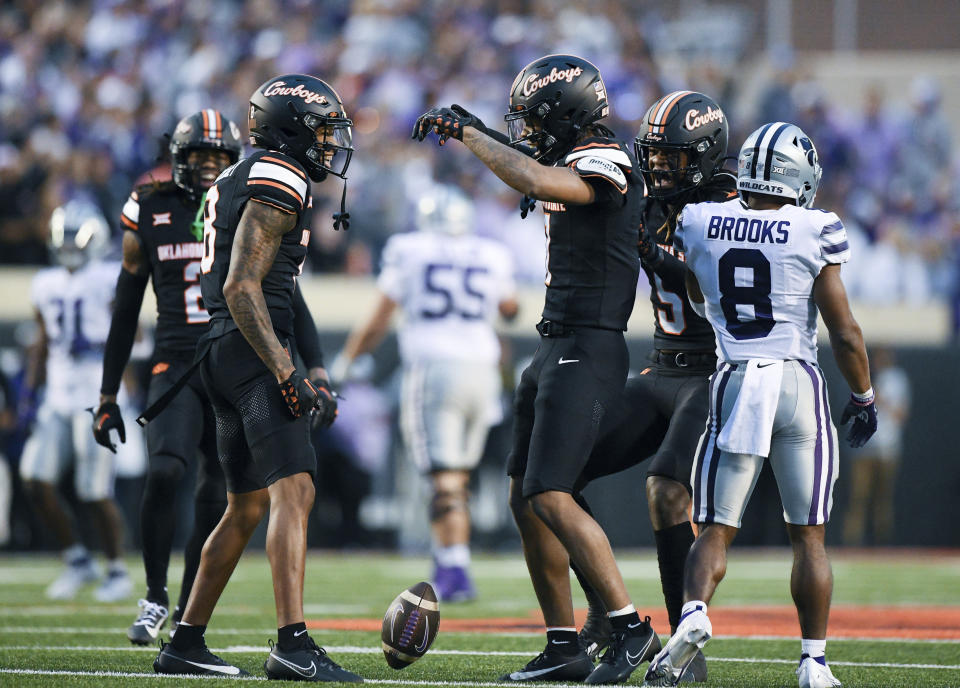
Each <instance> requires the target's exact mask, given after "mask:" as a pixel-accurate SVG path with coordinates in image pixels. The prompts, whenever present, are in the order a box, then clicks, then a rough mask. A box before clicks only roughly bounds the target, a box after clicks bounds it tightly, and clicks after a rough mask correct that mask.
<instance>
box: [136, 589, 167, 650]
mask: <svg viewBox="0 0 960 688" xmlns="http://www.w3.org/2000/svg"><path fill="white" fill-rule="evenodd" d="M137 604H138V605H140V614H138V615H137V620H136V621H134V622H133V625H132V626H130V628H128V629H127V639H128V640H129V641H130V642H131V643H133V644H134V645H151V644H153V643H155V642H156V641H157V638H158V637H159V636H160V629H162V628H163V625H164V624H165V623H166V622H167V608H166V607H164V606H163V605H162V604H159V603H157V602H151V601H150V600H140V601H139V602H137Z"/></svg>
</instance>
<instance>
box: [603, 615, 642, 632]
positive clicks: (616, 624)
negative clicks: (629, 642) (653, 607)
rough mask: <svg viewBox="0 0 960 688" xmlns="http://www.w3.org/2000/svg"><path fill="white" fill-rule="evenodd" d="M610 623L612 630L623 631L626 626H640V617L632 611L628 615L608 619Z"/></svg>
mask: <svg viewBox="0 0 960 688" xmlns="http://www.w3.org/2000/svg"><path fill="white" fill-rule="evenodd" d="M610 623H611V624H613V630H614V632H616V631H625V630H627V626H631V627H636V626H639V625H640V615H639V614H637V612H635V611H633V612H630V613H629V614H617V615H616V616H611V617H610Z"/></svg>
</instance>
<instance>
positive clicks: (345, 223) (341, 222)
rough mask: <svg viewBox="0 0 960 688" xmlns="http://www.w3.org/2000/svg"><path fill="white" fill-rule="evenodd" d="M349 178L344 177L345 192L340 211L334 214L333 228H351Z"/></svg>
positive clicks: (341, 199) (342, 196)
mask: <svg viewBox="0 0 960 688" xmlns="http://www.w3.org/2000/svg"><path fill="white" fill-rule="evenodd" d="M346 206H347V179H346V177H344V179H343V194H342V195H341V196H340V212H339V213H334V214H333V228H334V229H335V230H338V231H339V230H341V229H342V230H344V231H346V230H348V229H350V213H348V212H347V207H346Z"/></svg>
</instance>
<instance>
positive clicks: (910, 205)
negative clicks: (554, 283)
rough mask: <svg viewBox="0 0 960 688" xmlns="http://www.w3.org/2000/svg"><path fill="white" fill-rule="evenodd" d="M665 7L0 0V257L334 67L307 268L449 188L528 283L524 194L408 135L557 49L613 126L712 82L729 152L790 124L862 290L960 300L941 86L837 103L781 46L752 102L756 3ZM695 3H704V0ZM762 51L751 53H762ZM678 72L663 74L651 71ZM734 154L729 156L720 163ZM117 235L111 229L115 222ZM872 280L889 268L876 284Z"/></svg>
mask: <svg viewBox="0 0 960 688" xmlns="http://www.w3.org/2000/svg"><path fill="white" fill-rule="evenodd" d="M671 6H672V3H669V4H666V5H661V4H654V3H649V4H643V5H639V4H634V3H626V2H619V1H614V0H596V1H595V2H590V3H584V2H575V1H573V0H561V1H559V2H548V1H547V0H460V1H459V2H455V3H454V2H441V1H439V0H434V1H432V2H422V1H420V0H352V1H351V0H324V2H322V3H316V2H310V1H308V0H207V1H206V2H189V1H188V0H87V1H73V0H70V1H67V0H47V1H45V2H34V1H32V0H12V1H10V2H5V3H3V7H2V9H0V263H7V264H10V263H28V264H38V263H44V262H46V261H47V260H48V258H47V252H46V249H45V235H46V223H47V218H48V217H49V212H50V210H51V209H52V208H53V207H55V206H57V205H59V204H61V203H63V202H64V201H65V200H67V199H69V198H71V197H74V196H79V195H86V196H89V197H90V198H92V199H94V200H95V201H96V202H97V203H98V204H99V205H100V206H101V207H102V208H103V210H104V213H105V215H106V216H107V217H108V218H109V219H110V220H111V221H113V220H114V219H115V218H117V217H118V216H119V210H120V206H121V204H122V202H123V200H124V198H125V197H126V195H127V194H128V193H129V191H130V188H131V184H132V183H133V182H134V181H135V180H136V179H138V178H142V177H143V175H144V174H145V173H146V172H148V171H150V170H151V169H152V170H153V174H154V175H155V176H156V175H162V174H163V163H162V161H158V152H159V151H161V150H162V149H163V145H162V136H161V135H162V133H163V132H165V131H170V130H171V129H172V127H173V125H174V124H175V123H176V121H177V120H178V119H179V118H181V117H183V116H185V115H187V114H189V113H191V112H193V111H196V110H198V109H200V108H203V107H215V108H218V109H220V110H221V111H222V112H223V113H224V114H225V115H227V116H228V117H230V118H233V119H234V120H235V121H237V122H238V124H240V125H241V128H243V127H244V126H245V124H246V118H245V108H246V102H247V99H248V97H249V95H250V93H251V92H252V91H253V90H254V89H255V88H256V87H257V86H258V85H259V84H260V83H261V82H263V81H264V80H266V79H267V78H268V77H270V76H273V75H275V74H277V73H287V72H306V73H311V74H316V75H319V76H321V77H322V78H324V79H326V80H327V81H329V82H330V83H331V84H333V85H334V86H335V88H337V89H338V90H339V92H340V94H341V95H342V97H343V99H344V101H345V103H346V104H347V107H348V113H349V114H350V115H351V116H352V117H353V119H354V122H355V131H354V142H355V146H356V149H357V151H358V152H357V154H356V155H355V156H354V159H353V160H354V162H353V163H352V166H351V169H350V181H349V185H348V196H347V199H348V209H349V210H350V212H351V216H352V221H353V224H352V228H351V230H350V232H349V233H340V232H338V233H335V232H333V231H318V232H315V233H314V240H313V243H312V245H311V254H310V261H309V268H308V269H309V270H311V271H313V272H347V273H352V274H363V273H370V272H374V271H375V270H376V265H377V260H378V258H379V250H380V248H381V247H382V245H383V243H384V241H385V238H386V237H387V236H388V235H389V234H391V233H393V232H398V231H404V230H406V229H408V228H409V222H410V217H411V213H410V212H409V209H410V207H411V200H413V199H416V198H417V196H418V195H419V194H421V193H422V192H423V190H424V189H425V188H427V187H428V186H429V183H428V182H429V180H430V179H431V178H440V179H443V180H444V181H446V182H454V183H457V184H461V185H463V186H464V187H465V188H467V189H468V190H470V191H471V192H472V194H473V196H474V198H475V200H476V203H477V204H478V206H479V207H478V212H477V213H476V216H477V217H479V218H483V221H482V225H481V226H479V227H478V228H477V230H478V231H479V232H480V233H482V234H488V235H492V236H496V237H499V238H501V239H503V240H504V241H505V242H506V243H507V244H508V245H509V246H510V247H511V248H512V249H513V251H514V253H515V254H516V257H517V261H516V262H517V265H518V270H519V275H518V279H519V280H520V281H521V282H527V283H537V282H539V281H540V280H541V279H542V266H543V250H544V248H543V240H542V235H541V232H540V230H539V227H537V226H536V224H537V223H536V220H533V221H531V220H530V219H528V220H526V221H525V222H524V221H521V220H520V217H519V214H518V213H517V204H518V201H519V197H518V195H517V194H514V193H511V192H509V191H505V190H504V187H503V185H502V184H499V183H497V182H496V181H495V180H494V178H493V177H492V176H491V175H490V174H489V173H486V172H485V171H483V170H481V169H480V168H479V163H476V162H475V161H474V160H473V159H472V157H470V156H467V155H465V154H462V153H463V152H462V151H450V150H442V149H438V148H437V147H435V146H423V145H419V146H418V145H412V143H411V142H410V141H409V133H410V129H411V127H412V124H413V122H414V120H415V118H416V117H417V116H418V115H419V114H420V113H422V112H423V111H424V110H425V109H427V108H428V107H430V106H432V105H434V104H444V105H448V104H450V103H452V102H458V103H460V104H462V105H464V106H465V107H467V108H468V109H470V110H471V111H473V112H475V113H476V114H477V115H479V116H480V117H481V118H482V119H483V120H484V121H486V122H487V123H488V124H489V125H493V126H499V127H500V128H501V129H502V128H503V125H502V119H501V117H502V114H503V112H504V110H505V105H506V99H507V94H508V90H509V87H510V84H511V82H512V80H513V77H514V75H515V74H516V72H517V71H518V70H519V69H520V68H521V67H522V66H523V65H525V64H526V63H527V62H529V61H530V60H532V59H534V58H536V57H537V56H539V55H541V54H544V53H548V52H572V53H576V54H579V55H582V56H585V57H587V58H589V59H590V60H592V61H593V62H595V63H596V64H597V65H598V66H599V67H600V70H601V73H602V74H603V75H604V78H605V81H606V84H607V88H608V92H609V94H610V96H611V99H612V104H613V113H612V115H613V116H612V121H611V122H610V124H611V126H612V128H613V129H614V130H615V131H616V132H617V133H618V135H620V136H621V137H623V138H625V139H626V140H627V141H628V142H629V141H632V139H633V137H634V136H635V134H636V132H637V129H638V127H639V124H640V119H641V118H642V115H643V113H644V111H645V110H646V108H647V106H648V105H649V104H650V103H652V102H653V101H654V100H655V99H656V98H657V97H658V96H659V95H660V94H662V93H664V92H667V91H670V90H674V89H677V88H691V89H696V90H702V91H706V92H708V93H710V94H711V95H712V96H714V97H715V98H717V100H718V101H719V102H720V103H721V104H722V105H723V107H724V109H725V110H726V111H727V112H728V114H731V130H732V135H731V148H730V154H731V155H732V156H735V155H736V153H737V151H738V149H739V144H740V142H741V141H742V140H743V138H744V136H745V134H746V133H747V132H749V131H751V130H752V129H753V128H754V127H756V126H757V125H758V124H760V123H762V122H764V121H771V120H789V121H793V122H795V123H797V124H798V125H799V126H801V127H802V128H803V129H804V130H805V131H806V132H807V133H808V134H809V135H810V136H811V137H812V138H813V140H814V142H815V144H816V145H817V147H818V149H819V153H820V158H821V160H822V162H823V164H824V168H825V170H826V172H825V174H824V179H823V183H822V184H821V187H820V189H821V190H820V193H819V196H818V198H817V205H819V206H821V207H824V208H828V209H830V210H833V211H836V212H838V213H840V214H841V216H842V217H843V218H844V220H845V222H846V223H847V225H848V229H849V230H850V235H851V243H852V244H853V249H854V252H855V255H856V256H857V258H856V259H855V260H854V261H853V262H852V263H851V264H850V266H849V267H850V269H849V270H848V271H846V273H845V274H846V280H847V283H848V287H849V289H850V291H851V292H852V295H853V297H854V298H855V299H857V300H860V301H870V302H878V303H888V302H902V301H910V302H914V303H916V302H925V301H928V300H930V299H931V298H935V299H942V300H953V301H954V302H956V301H958V300H960V299H958V298H957V295H958V293H960V285H958V279H957V274H958V272H960V269H958V253H960V251H958V244H960V200H958V199H960V193H958V191H960V188H958V186H960V184H958V182H957V179H960V175H958V174H957V172H958V166H960V161H958V159H957V156H956V155H955V154H954V142H953V141H952V140H951V129H950V127H949V124H948V121H947V118H946V116H945V114H944V112H943V111H942V109H941V94H940V87H939V85H938V84H937V83H936V81H934V80H932V79H927V78H923V77H917V78H916V79H915V80H914V81H913V82H912V83H910V84H904V86H903V88H902V89H898V91H897V92H896V93H890V92H887V93H884V92H882V91H881V90H879V89H874V90H872V91H871V92H870V94H869V97H868V98H867V103H866V106H865V107H864V108H863V109H862V110H859V111H855V110H852V109H848V108H844V107H840V106H837V105H836V104H835V103H832V102H830V100H828V99H827V98H826V96H825V94H824V92H823V91H822V90H821V88H820V87H818V85H817V84H816V83H815V82H814V81H812V80H811V79H810V77H809V76H808V75H807V74H806V73H805V70H804V68H803V65H802V62H801V61H799V60H797V59H796V58H795V57H792V56H790V55H780V56H771V57H770V60H771V64H772V65H774V69H772V70H771V71H770V73H771V74H772V76H771V77H770V79H769V81H768V82H767V83H765V84H763V85H762V87H761V88H760V89H759V92H757V91H756V87H755V85H753V86H752V92H757V93H758V95H759V97H752V98H751V100H750V102H746V99H745V93H744V92H745V90H746V89H745V86H746V84H745V83H744V81H743V76H742V71H741V70H740V69H739V68H738V67H739V66H741V65H743V64H744V63H745V61H747V60H748V59H749V58H756V57H757V53H756V52H752V53H751V52H748V51H756V50H759V49H762V48H760V47H758V46H757V44H756V42H755V41H750V40H748V33H749V31H751V30H752V29H751V27H754V26H757V25H758V24H759V23H762V21H763V19H762V17H757V16H754V15H753V14H752V13H750V12H748V11H746V10H743V9H738V8H737V7H736V6H735V5H733V4H731V5H727V6H723V7H720V6H717V7H716V8H715V7H714V6H710V12H704V11H701V12H699V13H698V14H697V13H695V14H687V15H681V16H677V15H676V14H673V15H669V16H668V15H664V14H661V13H669V12H671V10H672V9H676V8H674V7H671ZM700 7H701V10H702V8H703V7H707V6H705V5H704V6H700ZM761 57H763V56H762V55H761ZM667 63H669V64H671V65H674V64H680V65H686V67H684V68H680V69H677V68H673V67H671V68H669V69H667V68H665V67H664V66H663V65H664V64H667ZM730 165H731V166H735V163H734V162H733V161H731V162H730ZM319 190H320V193H321V194H324V195H325V196H324V197H323V198H321V199H319V200H320V201H321V202H319V203H316V208H315V213H316V217H315V220H314V228H315V229H318V230H324V229H327V228H330V227H331V221H330V214H331V213H332V212H333V210H334V204H335V203H336V202H337V201H338V200H339V199H337V198H335V197H336V196H337V195H339V193H340V189H339V187H338V186H337V185H335V184H325V185H323V187H320V189H319ZM113 224H114V229H115V231H116V232H117V233H118V234H119V226H118V223H116V222H115V221H114V223H113ZM878 276H882V277H883V278H882V279H880V278H878Z"/></svg>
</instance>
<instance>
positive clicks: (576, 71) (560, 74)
mask: <svg viewBox="0 0 960 688" xmlns="http://www.w3.org/2000/svg"><path fill="white" fill-rule="evenodd" d="M581 74H583V70H582V69H581V68H580V67H572V68H570V69H557V68H556V67H554V68H553V69H551V70H550V73H549V74H547V75H546V76H540V75H539V74H531V75H530V76H528V77H527V80H526V81H524V82H523V95H525V96H529V95H532V94H534V93H536V92H537V91H538V90H540V89H541V88H543V87H544V86H547V85H549V84H553V83H556V82H557V81H566V82H567V83H570V82H572V81H573V80H574V79H575V78H577V77H578V76H580V75H581Z"/></svg>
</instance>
